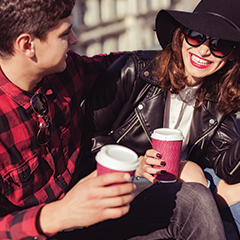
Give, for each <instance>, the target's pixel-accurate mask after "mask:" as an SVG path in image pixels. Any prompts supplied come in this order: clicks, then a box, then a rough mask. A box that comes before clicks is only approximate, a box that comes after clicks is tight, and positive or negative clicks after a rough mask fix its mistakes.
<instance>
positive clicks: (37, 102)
mask: <svg viewBox="0 0 240 240" xmlns="http://www.w3.org/2000/svg"><path fill="white" fill-rule="evenodd" d="M31 105H32V108H33V110H34V111H35V112H36V113H37V114H39V115H41V116H44V115H47V114H48V101H47V97H46V96H45V95H44V94H41V93H37V94H35V95H34V96H33V97H32V98H31Z"/></svg>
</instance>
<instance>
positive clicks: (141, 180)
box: [133, 176, 149, 182]
mask: <svg viewBox="0 0 240 240" xmlns="http://www.w3.org/2000/svg"><path fill="white" fill-rule="evenodd" d="M133 181H134V182H149V180H148V179H146V178H144V177H136V176H134V179H133Z"/></svg>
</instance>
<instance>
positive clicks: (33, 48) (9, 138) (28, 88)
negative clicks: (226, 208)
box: [0, 0, 225, 239]
mask: <svg viewBox="0 0 240 240" xmlns="http://www.w3.org/2000/svg"><path fill="white" fill-rule="evenodd" d="M74 4H75V1H74V0H6V1H1V3H0V21H1V25H0V32H1V35H0V65H1V72H0V99H1V103H2V104H1V106H0V126H1V128H0V129H1V131H0V190H1V192H0V216H1V218H0V239H45V238H47V237H51V236H54V235H55V234H57V233H58V232H61V231H64V230H67V229H73V228H80V229H79V230H75V231H72V232H63V233H62V234H58V235H56V237H54V238H56V239H58V238H59V239H60V238H61V239H62V238H65V239H76V238H80V239H94V237H96V236H97V237H98V239H111V237H112V236H113V235H112V234H114V239H117V238H118V237H119V239H125V238H131V237H138V236H143V235H146V236H148V239H152V238H154V239H155V235H154V234H155V233H157V236H158V237H159V238H167V237H169V236H174V237H176V238H179V237H181V236H183V237H184V238H189V239H196V236H199V237H200V238H201V239H203V238H204V237H205V236H211V238H212V239H225V236H224V232H223V229H222V224H221V219H220V217H219V215H218V212H217V209H216V207H215V205H214V201H213V199H212V197H211V194H210V192H209V190H208V189H206V188H205V187H203V186H201V185H199V184H176V185H173V187H172V188H169V187H168V186H166V185H165V186H160V185H154V186H151V184H149V183H144V184H143V185H142V186H140V185H139V186H138V192H137V194H139V195H138V196H137V197H136V200H134V201H133V202H132V200H133V198H134V197H133V191H134V190H135V185H134V184H132V183H130V182H129V181H130V176H129V175H128V174H122V173H112V174H106V175H102V176H99V177H97V176H96V172H93V173H91V174H90V175H88V176H87V177H86V178H83V179H81V180H80V181H78V180H79V179H80V174H79V166H80V165H81V164H80V163H79V160H78V159H80V143H81V131H80V125H81V109H80V104H81V102H82V100H83V99H84V97H85V96H86V95H87V94H88V92H89V90H90V88H91V87H92V85H93V83H94V81H95V79H96V78H97V77H98V75H99V74H101V73H102V72H103V71H104V70H105V69H106V68H107V67H108V66H109V65H110V64H111V63H112V62H113V61H114V60H115V59H117V58H118V57H119V56H120V55H121V54H116V55H114V54H110V55H108V56H103V55H102V56H100V55H99V56H95V57H93V58H87V57H81V56H79V55H77V54H75V53H74V52H72V51H69V46H70V45H72V44H75V43H76V42H77V38H76V36H75V35H74V33H73V31H72V17H71V11H72V8H73V6H74ZM80 171H82V169H80ZM113 183H119V184H118V185H113V186H108V185H111V184H113ZM106 186H108V187H106ZM147 187H150V188H148V189H147ZM142 189H143V190H145V189H146V190H145V191H144V192H142V193H141V190H142ZM186 194H187V195H189V198H188V200H187V201H186V200H184V198H183V196H184V195H186ZM200 196H201V197H200ZM166 198H167V199H168V206H170V207H167V209H166V207H165V206H164V204H163V203H161V201H160V199H164V201H163V202H166ZM169 201H170V202H171V203H172V204H169ZM130 202H132V207H131V211H130V212H129V209H130ZM209 205H213V206H212V207H209ZM204 206H208V210H206V209H207V208H206V207H204ZM209 208H210V210H211V211H209ZM142 209H143V210H144V211H143V212H142ZM140 210H141V211H140ZM128 212H129V214H127V215H126V216H125V217H123V218H120V217H122V216H123V215H125V214H126V213H128ZM147 212H148V217H146V213H147ZM115 218H118V219H116V220H109V221H106V222H103V223H99V222H102V221H104V220H107V219H115ZM194 219H196V220H197V221H193V220H194ZM208 221H211V227H209V226H208V225H209V224H208ZM96 223H99V224H96ZM109 226H112V227H111V228H109ZM84 227H87V228H84ZM82 228H84V229H82ZM106 229H108V231H106ZM201 229H203V231H200V230H201ZM108 234H109V235H108ZM116 234H117V235H116ZM214 236H215V238H214Z"/></svg>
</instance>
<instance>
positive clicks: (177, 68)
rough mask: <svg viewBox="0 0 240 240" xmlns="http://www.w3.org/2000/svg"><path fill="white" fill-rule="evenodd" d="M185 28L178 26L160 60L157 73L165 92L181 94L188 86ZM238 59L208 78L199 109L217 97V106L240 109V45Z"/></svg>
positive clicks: (235, 57)
mask: <svg viewBox="0 0 240 240" xmlns="http://www.w3.org/2000/svg"><path fill="white" fill-rule="evenodd" d="M183 39H184V34H183V28H178V29H177V30H176V31H175V33H174V35H173V40H172V42H171V43H170V44H168V45H167V47H166V48H165V49H164V50H162V51H161V53H160V54H159V56H158V57H157V61H156V63H157V64H156V68H155V71H154V74H155V75H156V76H157V78H158V80H159V86H160V87H161V88H162V90H163V91H170V92H171V93H175V94H177V93H179V92H180V91H181V90H182V89H184V88H185V86H186V80H187V76H186V75H185V68H184V63H183V59H182V42H183ZM233 54H234V59H235V60H234V61H232V62H231V61H228V63H227V64H226V65H225V66H224V67H223V68H222V69H220V70H219V71H218V72H216V73H214V74H213V75H211V76H208V77H206V78H205V79H204V81H203V84H202V85H201V87H200V89H199V90H198V94H197V96H196V99H197V101H198V106H197V108H200V107H202V105H203V102H204V100H205V99H206V98H207V97H211V98H212V99H216V101H217V108H218V110H219V111H221V112H223V113H230V112H237V111H239V110H240V59H239V57H240V53H239V46H237V47H236V48H235V49H234V53H233Z"/></svg>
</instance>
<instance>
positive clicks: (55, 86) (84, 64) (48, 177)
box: [0, 51, 120, 239]
mask: <svg viewBox="0 0 240 240" xmlns="http://www.w3.org/2000/svg"><path fill="white" fill-rule="evenodd" d="M119 56H120V54H110V55H108V56H106V55H97V56H94V57H92V58H88V57H81V56H79V55H77V54H75V53H74V52H72V51H69V54H68V59H67V69H66V70H65V71H64V72H63V73H59V74H53V75H49V76H46V77H44V78H43V80H42V81H41V82H40V84H39V89H41V90H40V91H41V92H42V93H44V94H45V95H46V96H47V98H48V101H49V107H50V114H51V118H52V135H51V140H50V142H49V143H48V144H47V145H42V146H40V145H38V144H37V142H36V133H37V131H38V120H37V116H36V113H34V111H33V110H32V108H31V106H30V98H31V95H33V93H29V92H24V91H22V90H21V89H19V88H18V87H16V86H15V85H14V84H12V83H11V82H10V81H9V80H8V79H6V77H5V76H4V74H3V73H2V72H0V103H1V104H0V239H24V238H27V239H45V238H46V237H45V236H43V235H41V234H40V233H39V232H38V231H37V228H36V219H37V215H38V213H39V211H40V209H41V207H42V206H43V205H44V204H46V203H49V202H51V201H54V200H56V199H59V198H62V197H63V196H64V194H65V193H66V191H67V190H68V187H69V183H70V181H71V179H72V174H73V172H74V170H75V165H76V161H77V158H78V155H79V151H80V141H81V131H80V123H81V111H80V103H81V101H82V100H83V99H84V97H85V96H86V94H87V93H88V92H89V90H90V89H91V87H92V85H93V83H94V81H95V79H96V78H97V77H98V75H99V74H100V73H101V72H102V71H104V70H105V69H106V68H107V67H108V66H109V65H110V64H111V63H112V62H113V61H114V60H115V59H116V58H118V57H119ZM26 67H27V66H26Z"/></svg>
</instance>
